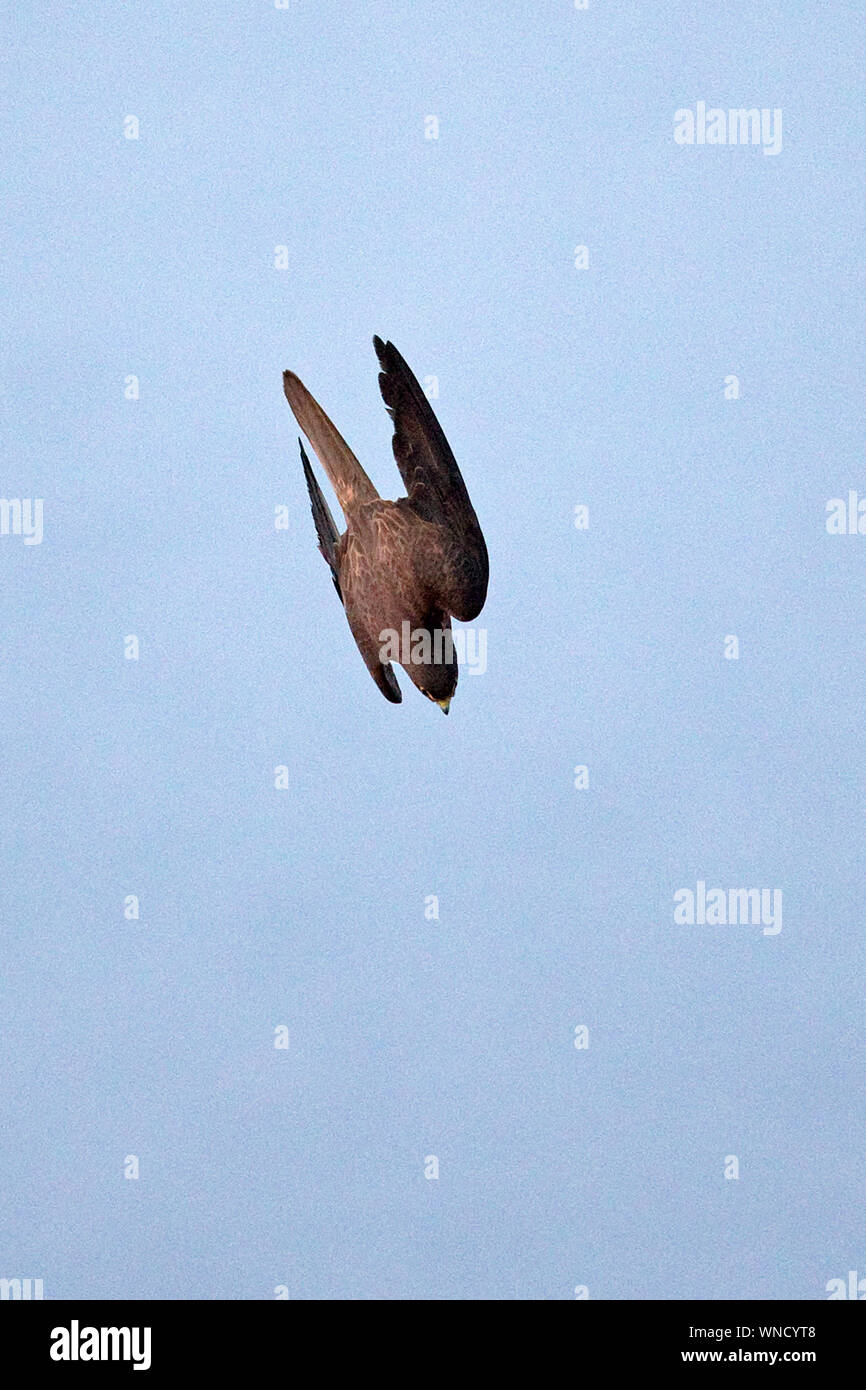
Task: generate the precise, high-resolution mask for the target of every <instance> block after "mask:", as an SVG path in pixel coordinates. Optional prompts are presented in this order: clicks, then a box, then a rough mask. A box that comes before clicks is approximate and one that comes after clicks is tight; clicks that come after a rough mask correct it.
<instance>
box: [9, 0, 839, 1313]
mask: <svg viewBox="0 0 866 1390" xmlns="http://www.w3.org/2000/svg"><path fill="white" fill-rule="evenodd" d="M857 12H858V11H857V8H856V7H855V6H854V5H848V4H838V5H835V6H832V7H829V6H813V5H807V4H795V5H782V4H773V3H770V4H767V3H760V4H758V3H753V2H752V0H747V2H746V3H742V4H739V5H736V6H724V7H717V6H697V7H696V6H694V5H692V4H687V3H668V4H664V5H647V4H645V3H643V4H638V3H627V4H621V5H612V4H602V3H597V2H596V0H591V3H590V6H589V8H588V10H586V11H578V10H576V9H575V8H574V7H573V5H572V4H571V3H569V0H545V3H541V4H539V3H529V0H525V2H524V0H515V2H514V3H510V4H508V5H500V4H496V5H493V4H491V3H483V4H480V5H475V6H472V7H468V6H465V5H462V4H458V3H457V0H439V2H438V3H429V4H425V5H418V4H412V3H408V0H407V2H406V3H392V4H385V3H380V0H365V3H364V4H363V5H361V4H358V5H346V4H345V3H340V4H336V3H333V2H332V0H320V3H318V4H316V5H315V6H314V5H311V4H307V3H305V2H304V0H298V2H297V3H296V0H292V3H291V4H290V6H289V8H288V9H286V10H278V9H276V7H275V6H274V5H273V4H272V3H269V0H247V3H245V4H237V3H228V2H227V0H218V2H217V3H212V4H208V5H200V6H178V5H172V4H168V3H164V2H163V0H152V3H150V4H148V5H147V6H140V5H137V4H118V3H114V4H108V3H99V4H94V3H82V4H79V5H77V6H75V7H74V9H73V8H72V7H67V6H60V7H58V6H56V5H49V4H46V3H39V0H36V2H35V3H33V4H31V5H28V6H27V7H25V8H19V9H18V10H16V11H15V12H14V13H10V14H7V16H6V17H5V19H4V21H3V48H4V50H5V51H6V52H7V53H8V60H7V67H6V72H5V76H4V87H5V96H6V100H5V102H4V103H3V106H4V115H3V125H2V142H3V150H4V157H5V163H6V168H7V196H6V199H5V210H4V212H3V223H4V236H3V243H4V256H3V263H2V270H0V276H2V291H3V293H2V314H3V316H4V320H5V322H4V325H3V330H4V331H3V333H2V335H0V340H2V344H3V347H2V391H0V419H2V426H3V434H4V464H3V469H2V486H0V494H2V496H4V497H5V498H7V499H27V498H31V499H32V498H42V499H44V537H43V540H42V543H41V544H38V545H25V544H24V542H23V537H21V536H16V535H14V534H8V535H0V576H2V585H0V591H2V600H0V603H2V607H0V613H2V633H3V637H2V643H0V683H2V700H0V736H2V746H3V750H4V755H5V756H4V763H5V767H4V776H3V778H2V779H0V805H2V811H0V817H2V818H0V824H2V827H3V836H2V841H3V848H2V866H3V871H2V876H0V932H2V941H3V958H4V969H3V987H2V1009H3V1020H4V1022H3V1027H2V1029H0V1049H2V1058H0V1065H2V1075H3V1078H4V1080H3V1085H2V1091H3V1110H4V1115H5V1118H4V1122H3V1125H2V1127H0V1165H2V1173H3V1181H2V1184H0V1193H2V1195H0V1232H2V1237H0V1259H2V1268H0V1275H2V1276H4V1277H41V1278H43V1279H44V1285H45V1296H46V1297H49V1298H62V1297H84V1298H91V1297H110V1298H127V1297H130V1298H132V1297H143V1298H159V1297H168V1298H272V1297H273V1296H274V1291H275V1289H276V1288H278V1287H285V1288H286V1289H287V1290H288V1292H289V1295H290V1297H291V1298H302V1299H303V1298H308V1299H309V1298H328V1299H342V1298H400V1299H409V1298H421V1299H481V1298H484V1299H490V1298H496V1299H500V1298H501V1299H513V1298H521V1299H526V1298H531V1299H560V1298H563V1299H570V1298H573V1297H574V1291H575V1289H576V1288H577V1287H585V1288H587V1289H588V1290H589V1296H590V1298H593V1299H595V1298H606V1299H629V1298H665V1299H679V1298H720V1299H727V1298H801V1299H811V1298H821V1297H826V1293H825V1287H826V1284H827V1281H828V1280H830V1279H832V1278H835V1277H845V1276H846V1274H847V1271H848V1270H849V1269H858V1270H860V1271H862V1273H863V1275H864V1276H866V1245H864V1238H863V1227H862V1218H861V1212H862V1205H863V1192H864V1162H866V1161H864V1157H863V1155H864V1152H866V1146H864V1137H866V1136H864V1122H863V1108H862V1076H863V1067H864V1060H866V1059H864V1018H863V1003H862V996H863V986H862V972H863V966H864V943H863V904H864V874H863V863H864V859H863V833H862V829H863V767H864V752H866V747H864V736H863V728H864V725H863V597H864V584H863V575H864V560H866V536H864V535H851V536H835V535H830V534H828V532H827V529H826V525H825V516H826V505H827V502H828V500H829V499H831V498H836V497H842V498H847V495H848V492H849V490H850V489H855V490H856V489H859V493H860V495H861V496H866V470H864V463H863V445H862V430H861V409H860V407H861V399H860V398H861V396H862V379H863V360H862V348H861V339H862V325H861V322H860V317H861V316H860V314H859V313H858V306H859V303H861V302H862V268H861V267H862V254H861V251H860V245H859V244H858V233H860V232H862V201H861V196H858V195H861V190H862V179H863V160H862V148H863V143H864V131H863V119H862V93H861V92H858V87H861V83H862V77H861V74H862V69H863V54H862V48H861V49H860V50H859V51H858V45H857V42H856V36H857V30H856V27H855V22H854V21H855V18H856V15H857ZM699 101H704V102H706V104H707V106H708V107H714V106H717V107H721V108H723V109H728V108H740V107H747V108H748V107H757V108H768V109H772V110H775V109H777V108H778V109H780V110H781V112H782V121H783V127H782V128H783V144H782V149H781V151H780V152H779V153H778V154H777V155H773V156H767V155H765V154H764V153H763V150H762V149H761V148H760V147H752V146H748V147H741V146H730V145H726V146H714V147H711V146H708V145H705V146H697V145H695V146H690V147H685V146H680V145H678V144H677V143H676V142H675V140H674V138H673V132H674V116H675V113H676V111H677V110H678V109H681V108H686V107H688V108H696V106H697V103H698V102H699ZM129 115H135V116H136V117H137V119H138V122H139V138H138V139H137V140H131V139H126V138H124V121H125V118H126V117H127V116H129ZM431 115H435V116H436V117H437V118H438V122H439V135H438V139H426V138H425V119H426V118H427V117H428V116H431ZM280 246H282V247H285V248H287V250H286V260H287V268H286V269H282V270H280V269H277V268H276V267H275V248H276V247H280ZM577 246H586V247H587V248H588V255H589V264H588V266H587V267H586V268H585V269H578V268H577V267H576V266H575V248H576V247H577ZM374 333H379V334H381V335H382V336H383V337H385V338H391V339H392V340H393V341H394V342H395V343H396V344H397V346H398V347H399V348H400V350H401V351H402V353H403V354H404V356H405V357H406V358H407V360H408V361H409V363H410V365H411V366H412V367H413V369H414V370H415V372H416V373H417V375H418V376H419V377H421V378H424V377H427V376H436V377H437V378H438V383H439V397H438V400H436V402H435V408H436V410H437V413H438V415H439V418H440V420H441V422H442V425H443V427H444V429H445V431H446V434H447V435H448V438H449V440H450V442H451V444H452V447H453V448H454V451H455V453H456V455H457V457H458V460H459V461H460V464H461V467H462V469H463V473H464V476H465V478H466V481H467V485H468V487H469V490H470V493H471V496H472V499H473V502H474V504H475V507H476V510H477V512H478V515H479V518H480V520H481V523H482V526H483V528H484V531H485V534H486V537H487V542H488V547H489V550H490V557H491V584H490V592H489V598H488V602H487V606H486V608H485V610H484V612H483V614H482V616H481V618H480V619H479V625H483V626H484V627H485V628H486V630H487V634H488V638H487V641H488V669H487V671H486V672H485V673H484V674H483V675H479V676H470V675H469V674H468V673H464V674H463V676H462V678H461V681H460V685H459V688H458V691H457V694H456V696H455V700H454V704H453V706H452V709H451V715H450V717H449V719H448V720H444V719H442V718H441V716H440V714H439V712H438V711H437V710H436V709H435V707H433V706H431V705H430V704H429V703H428V702H427V701H425V700H423V699H421V698H420V697H419V696H417V694H416V693H415V692H414V691H413V690H412V689H411V687H410V686H409V682H408V680H407V679H406V678H405V677H404V678H403V680H402V684H403V687H404V692H405V698H404V703H403V704H402V705H401V706H399V707H394V706H390V705H388V704H387V703H386V702H385V700H384V699H382V697H381V695H380V694H379V693H378V691H377V690H376V688H375V686H374V685H373V683H372V681H371V680H370V678H369V676H368V674H367V672H366V671H365V669H364V666H363V663H362V661H361V659H360V657H359V655H358V653H357V651H356V650H355V647H354V644H353V642H352V639H351V636H350V634H349V632H348V629H347V627H346V624H345V619H344V617H343V614H342V612H341V610H340V606H339V604H338V602H337V601H336V598H335V595H334V592H333V588H332V586H331V583H330V579H329V577H328V573H327V570H326V568H325V566H324V564H323V563H322V560H321V558H320V557H319V555H318V554H317V551H316V545H315V537H314V533H313V528H312V521H311V518H310V515H309V508H308V504H307V499H306V494H305V489H304V483H303V477H302V473H301V468H300V463H299V459H298V455H297V443H296V436H297V429H296V428H295V425H294V421H293V419H292V418H291V414H290V412H289V410H288V407H287V405H286V402H285V400H284V398H283V395H282V390H281V381H280V376H281V372H282V369H283V368H285V367H290V368H292V369H293V370H294V371H296V372H298V373H299V375H300V376H301V377H302V379H303V380H304V381H305V382H306V384H307V385H308V386H309V388H310V389H311V390H312V391H313V392H314V394H315V395H316V396H317V397H318V399H319V400H320V401H321V402H322V404H323V405H324V407H325V409H326V410H328V411H329V413H331V414H332V415H333V417H334V419H335V421H336V423H337V425H338V427H339V428H340V430H341V431H342V432H343V433H344V434H345V435H346V437H347V438H348V440H349V442H350V443H351V445H352V447H353V448H354V449H355V451H356V453H357V454H358V456H359V458H360V459H361V461H362V462H363V464H364V465H365V467H366V468H367V469H368V471H369V473H370V474H371V476H372V478H373V480H374V482H375V483H376V485H377V486H378V487H379V489H380V491H381V492H382V494H383V495H385V496H388V495H391V496H394V495H396V493H397V490H398V488H399V477H398V474H397V471H396V468H395V466H394V463H393V460H392V457H391V452H390V424H389V421H388V418H387V415H386V413H385V411H384V408H383V406H382V403H381V400H380V398H379V394H378V388H377V382H376V362H375V356H374V354H373V350H372V346H371V338H372V335H373V334H374ZM131 375H134V376H136V377H137V378H138V382H139V399H137V400H130V399H127V398H126V397H125V392H124V386H125V382H126V380H127V378H128V377H129V376H131ZM731 376H735V377H736V378H737V379H738V383H739V396H738V398H737V399H729V398H726V395H725V383H726V379H728V378H730V377H731ZM581 503H582V504H585V505H587V506H588V507H589V516H590V524H589V528H588V529H587V530H585V531H578V530H577V529H576V527H575V525H574V509H575V507H576V506H577V505H578V504H581ZM279 506H285V507H287V508H288V516H289V522H288V527H287V528H286V529H283V530H277V529H276V528H275V525H274V516H275V508H277V507H279ZM129 634H135V635H136V636H137V637H138V639H139V643H140V655H139V660H138V661H130V660H126V659H124V639H125V638H126V637H127V636H128V635H129ZM729 635H734V636H736V637H737V638H738V642H739V658H738V659H737V660H729V659H726V658H725V655H724V644H725V639H726V637H728V636H729ZM578 765H585V766H586V767H587V768H588V770H589V786H588V787H587V788H585V789H580V790H579V789H577V788H576V787H575V785H574V782H575V774H574V769H575V767H576V766H578ZM277 766H285V767H286V768H288V780H289V788H288V790H285V791H278V790H276V789H275V787H274V769H275V767H277ZM699 880H700V881H703V882H705V883H706V884H707V885H708V887H721V888H724V889H725V890H727V889H730V888H751V887H766V888H774V889H780V890H781V891H782V893H783V901H784V920H783V927H782V930H781V931H780V932H778V933H777V934H775V935H765V934H764V933H763V930H762V928H761V926H760V925H754V924H751V923H750V924H736V925H724V926H722V925H707V924H703V925H701V924H697V923H695V924H694V925H682V924H677V923H675V921H674V894H675V893H676V892H677V891H678V890H679V889H681V888H685V887H691V888H692V889H695V890H696V885H697V883H698V881H699ZM130 894H134V895H136V896H137V897H138V898H139V901H140V917H139V919H138V920H127V919H126V918H125V916H124V900H125V899H126V897H127V895H130ZM430 895H436V897H437V898H438V902H439V918H438V920H428V918H426V917H425V901H426V900H427V899H428V897H429V896H430ZM280 1025H283V1026H285V1027H286V1028H287V1029H288V1030H289V1040H290V1041H289V1047H288V1049H287V1050H278V1049H276V1048H275V1047H274V1029H275V1028H277V1027H278V1026H280ZM580 1025H583V1026H585V1027H586V1028H587V1029H588V1030H589V1047H588V1048H585V1049H577V1048H576V1047H575V1046H574V1038H575V1033H574V1030H575V1028H576V1027H578V1026H580ZM129 1155H135V1156H136V1157H137V1159H138V1161H139V1177H138V1179H137V1180H131V1179H127V1178H125V1177H124V1165H125V1162H126V1159H127V1156H129ZM431 1155H433V1156H436V1158H437V1159H438V1162H439V1177H438V1178H437V1179H433V1180H431V1179H428V1178H427V1177H425V1163H426V1161H427V1159H428V1157H429V1156H431ZM729 1156H734V1157H736V1159H737V1160H738V1165H739V1177H738V1178H736V1179H726V1178H725V1164H726V1160H727V1159H728V1158H729Z"/></svg>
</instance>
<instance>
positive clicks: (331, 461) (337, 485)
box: [283, 372, 379, 512]
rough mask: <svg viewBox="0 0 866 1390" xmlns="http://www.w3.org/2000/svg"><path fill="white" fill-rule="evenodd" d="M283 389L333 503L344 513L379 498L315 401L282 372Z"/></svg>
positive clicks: (297, 380)
mask: <svg viewBox="0 0 866 1390" xmlns="http://www.w3.org/2000/svg"><path fill="white" fill-rule="evenodd" d="M283 390H284V391H285V393H286V400H287V401H288V403H289V405H290V406H291V407H292V410H293V411H294V415H295V419H296V420H297V422H298V424H299V425H300V427H301V429H302V430H303V431H304V434H305V435H306V436H307V438H308V439H309V441H310V443H311V444H312V446H313V448H314V449H315V451H316V453H317V455H318V457H319V462H320V463H321V465H322V467H323V468H324V470H325V472H326V473H327V475H328V477H329V479H330V481H331V487H332V488H333V489H334V491H335V493H336V494H337V501H338V502H339V504H340V506H341V507H342V508H343V511H344V512H345V511H347V510H348V509H349V508H350V507H353V506H358V505H360V504H361V503H363V502H375V500H376V498H377V497H378V496H379V494H378V492H377V491H376V489H375V488H374V486H373V484H372V483H371V482H370V479H369V478H368V477H367V474H366V473H365V472H364V470H363V468H362V467H361V465H360V463H359V462H358V460H357V459H356V458H355V455H354V454H353V453H352V450H351V449H350V448H349V446H348V444H347V443H346V441H345V439H344V438H343V436H342V435H341V434H340V433H339V431H338V430H337V429H336V427H335V426H334V425H333V424H332V423H331V421H330V420H329V419H328V417H327V415H326V414H325V412H324V410H323V409H322V407H321V406H320V405H319V402H318V401H317V400H315V398H314V397H313V396H311V395H310V393H309V391H308V390H307V388H306V386H305V385H304V383H303V382H302V381H301V379H300V377H297V376H295V374H294V372H283Z"/></svg>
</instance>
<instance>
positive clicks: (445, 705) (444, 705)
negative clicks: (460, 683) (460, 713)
mask: <svg viewBox="0 0 866 1390" xmlns="http://www.w3.org/2000/svg"><path fill="white" fill-rule="evenodd" d="M436 703H437V705H438V706H439V708H440V709H441V711H442V713H443V714H447V713H448V711H449V709H450V708H451V696H450V695H449V696H448V699H447V700H437V701H436Z"/></svg>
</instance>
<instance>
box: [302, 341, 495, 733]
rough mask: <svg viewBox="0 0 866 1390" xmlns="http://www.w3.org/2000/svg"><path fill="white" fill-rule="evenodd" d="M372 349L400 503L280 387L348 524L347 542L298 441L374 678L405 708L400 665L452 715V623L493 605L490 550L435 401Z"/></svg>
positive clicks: (306, 402)
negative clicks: (390, 424) (390, 429)
mask: <svg viewBox="0 0 866 1390" xmlns="http://www.w3.org/2000/svg"><path fill="white" fill-rule="evenodd" d="M373 346H374V347H375V349H376V355H377V356H378V358H379V366H380V368H381V371H380V373H379V388H380V390H381V392H382V398H383V400H384V402H385V405H386V407H387V409H388V413H389V414H390V415H391V417H392V419H393V421H394V438H393V441H392V442H393V449H394V458H395V459H396V461H397V467H398V468H399V470H400V475H401V477H402V479H403V484H404V486H405V488H406V493H407V495H406V496H405V497H398V498H397V500H396V501H395V502H390V501H388V500H387V499H385V498H383V497H380V496H379V494H378V492H377V491H376V489H375V488H374V486H373V484H372V483H371V482H370V479H369V478H368V477H367V474H366V473H365V472H364V470H363V468H362V467H361V465H360V463H359V462H358V460H357V459H356V458H355V455H354V454H353V453H352V450H351V449H350V448H349V446H348V444H347V443H346V441H345V440H344V439H343V437H342V435H340V434H338V432H337V430H336V428H335V427H334V425H333V424H332V423H331V421H330V420H329V419H328V416H327V415H326V414H325V412H324V410H323V409H322V407H321V406H320V405H319V403H318V401H316V400H314V399H313V397H312V396H311V395H310V393H309V391H308V390H307V388H306V386H304V384H303V382H302V381H301V380H300V379H299V378H298V377H297V376H295V374H294V372H284V373H283V389H284V391H285V393H286V399H287V400H288V402H289V405H290V406H291V407H292V410H293V412H294V415H295V419H296V420H297V422H298V424H299V425H300V427H301V429H302V430H303V432H304V434H305V435H306V436H307V438H308V439H309V441H310V443H311V444H312V446H313V448H314V450H315V452H316V454H317V456H318V458H319V462H320V463H321V465H322V467H323V468H324V470H325V472H326V473H327V475H328V478H329V479H330V482H331V486H332V487H333V489H334V492H335V493H336V495H337V501H338V502H339V504H340V507H341V509H342V511H343V515H344V516H345V519H346V530H345V531H344V532H343V534H342V535H340V533H339V531H338V530H337V527H336V525H335V523H334V518H333V517H332V515H331V512H330V509H329V507H328V504H327V502H326V501H325V498H324V497H323V495H322V490H321V488H320V487H319V484H318V482H317V481H316V477H315V474H314V473H313V470H312V468H311V467H310V461H309V459H308V458H307V455H306V452H305V450H304V445H303V441H302V440H300V439H299V440H298V443H299V444H300V446H301V462H302V464H303V469H304V477H305V478H306V481H307V489H308V491H309V494H310V503H311V506H312V509H313V520H314V522H315V524H316V534H317V535H318V538H319V550H320V551H321V553H322V555H323V556H324V558H325V559H326V560H327V562H328V564H329V566H330V568H331V574H332V576H333V580H334V587H335V588H336V590H337V593H338V594H339V596H340V600H341V602H342V604H343V607H344V609H345V610H346V618H347V620H348V623H349V627H350V628H351V630H352V636H353V637H354V639H355V641H356V643H357V645H358V650H359V651H360V653H361V655H362V657H363V658H364V661H365V662H366V665H367V669H368V670H369V672H370V675H371V676H372V677H373V680H374V681H375V682H376V684H377V685H378V687H379V689H380V690H381V692H382V694H383V695H384V696H385V699H386V700H391V701H392V702H393V703H394V704H399V702H400V701H401V700H402V698H403V696H402V694H401V691H400V687H399V685H398V684H397V678H396V676H395V675H394V668H393V666H392V664H391V662H392V660H394V661H397V662H398V663H399V664H400V665H401V666H402V667H403V668H404V670H405V671H406V674H407V675H408V677H409V679H410V680H411V681H412V683H413V684H414V685H416V686H417V687H418V689H419V690H420V691H421V694H422V695H426V696H427V698H428V699H429V700H433V701H434V703H435V704H437V705H438V706H439V708H440V709H442V710H444V712H445V714H447V713H448V709H449V706H450V704H451V697H452V696H453V694H454V691H455V689H456V686H457V661H456V658H455V654H454V647H453V640H452V636H451V619H452V617H453V618H457V620H458V621H459V622H471V621H472V620H473V619H474V618H477V616H478V614H479V613H480V612H481V609H482V608H483V607H484V600H485V598H486V597H487V577H488V564H487V546H486V545H485V543H484V537H483V535H482V534H481V527H480V526H479V524H478V518H477V516H476V515H475V512H474V510H473V507H472V503H471V502H470V500H469V493H468V492H467V491H466V484H465V483H464V481H463V478H462V477H461V475H460V469H459V468H458V467H457V462H456V460H455V458H454V455H453V454H452V452H451V450H450V448H449V447H448V441H447V440H446V438H445V435H444V434H443V433H442V429H441V427H440V425H439V421H438V420H437V419H436V416H435V415H434V414H433V411H432V409H431V407H430V402H429V401H428V399H427V397H426V396H425V395H424V392H423V391H422V390H421V387H420V386H419V385H418V382H417V381H416V379H415V377H414V376H413V374H412V372H411V371H410V370H409V368H408V366H407V365H406V363H405V362H404V360H403V358H402V357H401V356H400V353H399V352H398V351H397V349H396V348H395V346H394V344H393V343H383V342H382V339H381V338H374V339H373Z"/></svg>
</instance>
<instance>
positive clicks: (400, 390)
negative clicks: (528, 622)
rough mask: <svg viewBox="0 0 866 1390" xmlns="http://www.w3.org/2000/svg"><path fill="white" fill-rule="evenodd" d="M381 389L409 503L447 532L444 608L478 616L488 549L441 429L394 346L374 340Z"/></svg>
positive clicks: (461, 616)
mask: <svg viewBox="0 0 866 1390" xmlns="http://www.w3.org/2000/svg"><path fill="white" fill-rule="evenodd" d="M373 346H374V347H375V349H376V355H377V357H378V358H379V366H380V367H381V369H382V370H381V371H380V373H379V389H380V390H381V392H382V399H383V400H384V402H385V405H386V406H387V408H388V411H389V414H390V415H391V417H392V419H393V421H394V439H393V448H394V458H395V459H396V460H397V467H398V468H399V470H400V476H401V477H402V479H403V482H404V484H405V486H406V491H407V493H408V494H409V502H410V503H411V505H412V506H413V507H414V508H415V509H416V510H417V511H418V513H419V514H420V515H421V516H423V517H425V518H426V519H427V520H429V521H434V522H438V523H440V524H441V525H442V526H443V527H444V528H445V532H446V533H447V541H446V543H445V546H444V549H443V553H442V557H441V558H442V566H441V571H440V579H439V584H438V593H439V598H440V601H441V603H442V607H443V608H444V609H445V610H446V611H447V612H449V613H453V614H454V616H455V617H456V618H458V619H460V620H461V621H464V622H468V621H471V619H472V618H474V617H477V615H478V613H480V611H481V609H482V608H483V606H484V600H485V598H486V597H487V580H488V573H489V568H488V560H487V546H486V545H485V543H484V536H483V535H482V533H481V527H480V526H479V524H478V518H477V516H476V515H475V510H474V508H473V506H472V503H471V502H470V500H469V493H468V492H467V491H466V484H465V483H464V481H463V477H462V475H461V473H460V469H459V468H458V467H457V460H456V459H455V457H454V455H453V454H452V452H451V449H450V446H449V444H448V440H447V439H446V438H445V435H444V434H443V433H442V427H441V425H440V424H439V421H438V420H437V419H436V416H435V415H434V414H433V410H432V408H431V405H430V402H429V401H428V399H427V397H426V396H425V395H424V392H423V391H422V390H421V387H420V386H419V385H418V382H417V380H416V378H415V376H414V374H413V373H412V371H411V370H410V369H409V367H408V366H407V364H406V362H405V361H404V360H403V358H402V357H401V355H400V353H399V352H398V351H397V349H396V348H395V346H394V344H393V343H383V342H382V339H381V338H378V337H377V338H374V339H373Z"/></svg>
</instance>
